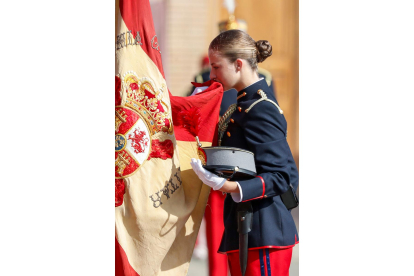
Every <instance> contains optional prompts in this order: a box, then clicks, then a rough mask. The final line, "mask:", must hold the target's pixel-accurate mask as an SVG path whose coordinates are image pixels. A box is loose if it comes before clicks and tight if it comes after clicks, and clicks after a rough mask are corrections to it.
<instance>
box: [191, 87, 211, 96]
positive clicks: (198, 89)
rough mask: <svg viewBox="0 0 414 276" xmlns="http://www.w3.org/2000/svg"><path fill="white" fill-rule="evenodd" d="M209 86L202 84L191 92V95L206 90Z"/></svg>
mask: <svg viewBox="0 0 414 276" xmlns="http://www.w3.org/2000/svg"><path fill="white" fill-rule="evenodd" d="M207 88H208V86H201V87H196V88H195V89H194V91H193V93H191V96H193V95H196V94H198V93H201V92H203V91H204V90H206V89H207Z"/></svg>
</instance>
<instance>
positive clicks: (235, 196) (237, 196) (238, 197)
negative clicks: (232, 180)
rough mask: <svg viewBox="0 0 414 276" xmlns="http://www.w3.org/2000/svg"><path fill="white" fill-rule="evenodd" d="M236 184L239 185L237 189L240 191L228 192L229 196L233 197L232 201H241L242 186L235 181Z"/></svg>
mask: <svg viewBox="0 0 414 276" xmlns="http://www.w3.org/2000/svg"><path fill="white" fill-rule="evenodd" d="M236 183H237V186H238V187H239V191H240V193H230V195H231V198H232V199H233V201H234V202H242V200H243V191H242V188H241V187H240V184H239V182H236Z"/></svg>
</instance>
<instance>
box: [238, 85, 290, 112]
mask: <svg viewBox="0 0 414 276" xmlns="http://www.w3.org/2000/svg"><path fill="white" fill-rule="evenodd" d="M257 94H259V95H260V97H261V98H260V99H258V100H257V101H255V102H254V103H252V104H251V105H250V106H249V108H248V109H246V113H248V112H249V111H250V110H251V109H252V108H253V106H255V105H256V104H258V103H260V102H263V101H267V102H271V103H272V104H273V105H274V106H276V107H277V109H278V110H279V113H280V114H283V110H282V109H281V108H280V107H279V106H278V105H277V103H275V102H274V101H272V100H270V99H268V98H267V96H266V94H265V92H263V90H262V89H259V90H258V91H257Z"/></svg>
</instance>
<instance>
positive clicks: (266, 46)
mask: <svg viewBox="0 0 414 276" xmlns="http://www.w3.org/2000/svg"><path fill="white" fill-rule="evenodd" d="M209 49H211V50H213V51H217V52H219V53H220V54H221V55H222V56H224V57H226V58H228V59H229V61H230V62H235V61H236V60H237V59H238V58H240V59H244V60H247V62H248V63H249V65H250V67H251V68H252V69H256V70H257V63H260V62H263V61H264V60H265V59H266V58H268V57H270V56H271V55H272V45H270V43H269V41H267V40H258V41H257V42H256V41H254V40H253V38H251V37H250V36H249V35H248V34H247V33H246V32H243V31H241V30H229V31H225V32H223V33H221V34H219V35H218V36H216V38H214V39H213V41H211V43H210V46H209Z"/></svg>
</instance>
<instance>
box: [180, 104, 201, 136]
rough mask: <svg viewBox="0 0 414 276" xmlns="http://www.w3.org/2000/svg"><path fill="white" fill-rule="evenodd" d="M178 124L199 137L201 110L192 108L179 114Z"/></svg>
mask: <svg viewBox="0 0 414 276" xmlns="http://www.w3.org/2000/svg"><path fill="white" fill-rule="evenodd" d="M177 117H178V124H179V125H182V126H183V127H184V128H185V129H186V130H187V131H188V132H190V134H191V135H193V136H198V131H199V125H200V119H201V116H200V108H198V107H192V108H190V109H187V110H182V111H180V112H179V113H178V116H177Z"/></svg>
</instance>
